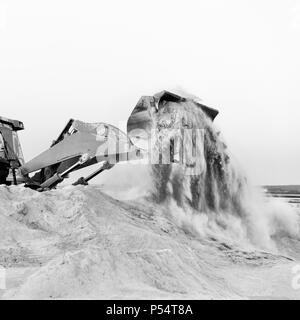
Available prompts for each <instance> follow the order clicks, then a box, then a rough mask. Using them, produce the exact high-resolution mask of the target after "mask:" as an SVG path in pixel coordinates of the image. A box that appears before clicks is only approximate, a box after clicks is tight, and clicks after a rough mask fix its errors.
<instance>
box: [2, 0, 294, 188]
mask: <svg viewBox="0 0 300 320" xmlns="http://www.w3.org/2000/svg"><path fill="white" fill-rule="evenodd" d="M299 84H300V1H299V0H298V1H297V0H273V1H271V0H252V1H245V0H226V1H225V0H224V1H214V0H205V1H201V0H197V1H189V0H185V1H183V0H182V1H175V0H173V1H167V0H159V1H154V0H151V1H143V0H136V1H131V0H126V1H112V0H110V1H99V0H98V1H74V0H68V1H67V0H59V1H57V0H52V1H34V0H27V1H14V0H9V1H8V0H7V1H6V0H0V107H1V109H0V110H1V111H0V113H1V115H3V116H6V117H11V118H16V119H19V120H22V121H23V122H24V123H25V126H26V131H24V132H23V133H22V134H21V135H20V137H21V142H22V145H23V151H24V154H25V158H26V159H27V160H29V159H30V158H32V157H34V156H35V155H37V154H38V153H39V152H41V151H43V150H44V149H46V148H48V147H49V144H50V142H51V141H52V140H53V139H54V138H56V137H57V135H58V134H59V132H60V131H61V129H62V128H63V126H64V125H65V123H66V122H67V120H68V119H69V118H71V117H73V118H77V119H80V120H83V121H87V122H100V121H103V122H108V123H111V124H115V125H118V124H119V122H120V121H124V122H125V121H126V120H127V117H128V116H129V115H130V113H131V110H132V109H133V107H134V106H135V104H136V102H137V101H138V99H139V98H140V96H141V95H152V94H154V93H156V92H157V91H161V90H163V89H176V88H177V89H178V88H181V89H184V90H187V91H188V92H190V93H192V94H194V95H197V96H199V97H201V98H202V99H203V100H204V102H207V103H208V104H209V105H211V106H213V107H216V108H218V109H219V110H220V115H219V116H218V119H217V120H216V125H217V126H218V127H219V128H220V130H221V131H222V133H223V136H224V137H225V139H226V141H227V143H228V146H229V148H230V150H231V151H232V152H233V153H234V155H235V157H236V158H237V159H238V161H239V163H240V164H241V165H242V166H243V167H244V169H245V171H246V172H247V173H248V175H249V177H250V179H251V180H252V182H253V183H255V184H300V169H299V164H300V143H299V142H300V141H299V137H300V125H299V120H300V90H299V89H300V87H299Z"/></svg>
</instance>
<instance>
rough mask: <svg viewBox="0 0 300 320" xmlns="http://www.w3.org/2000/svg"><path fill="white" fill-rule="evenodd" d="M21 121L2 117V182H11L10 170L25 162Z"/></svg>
mask: <svg viewBox="0 0 300 320" xmlns="http://www.w3.org/2000/svg"><path fill="white" fill-rule="evenodd" d="M23 129H24V125H23V123H22V122H21V121H18V120H11V119H7V118H4V117H0V184H10V181H9V180H12V178H9V173H10V171H14V170H15V169H17V168H18V167H20V166H21V165H22V164H24V157H23V152H22V149H21V145H20V141H19V137H18V131H20V130H23Z"/></svg>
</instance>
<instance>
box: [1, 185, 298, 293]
mask: <svg viewBox="0 0 300 320" xmlns="http://www.w3.org/2000/svg"><path fill="white" fill-rule="evenodd" d="M0 198H1V208H0V265H1V266H2V267H3V269H2V276H3V274H4V273H5V285H6V289H4V288H2V289H0V298H2V299H144V298H145V299H230V298H233V299H254V298H259V299H269V298H272V299H276V298H287V299H299V298H300V289H299V290H295V289H293V287H292V280H293V277H294V276H295V275H294V274H293V273H292V268H293V267H294V266H296V265H297V257H296V256H292V255H290V256H285V255H276V254H271V253H268V252H263V251H259V250H254V251H253V250H241V249H238V248H235V247H231V246H230V245H228V244H226V243H222V242H220V241H218V240H216V239H213V238H201V237H198V236H196V235H195V234H193V233H191V232H189V230H188V229H185V228H179V227H178V226H177V225H176V224H175V223H174V221H173V220H172V219H171V218H170V215H168V214H166V213H165V212H164V211H163V210H160V208H158V207H157V206H156V205H154V204H153V203H150V202H147V201H146V200H139V201H119V200H116V199H113V198H112V197H110V196H108V195H106V194H104V193H103V192H101V190H99V188H96V187H93V186H87V187H81V186H80V187H64V188H62V189H60V190H54V191H49V192H45V193H42V194H41V193H38V192H35V191H32V190H28V189H24V188H22V187H19V186H18V187H10V188H7V187H4V186H0ZM293 243H294V246H295V248H296V249H295V250H298V241H296V240H294V242H293ZM295 257H296V258H295ZM299 263H300V262H299ZM3 270H4V271H3ZM0 274H1V273H0ZM0 280H1V279H0ZM0 282H1V281H0ZM2 285H3V279H2Z"/></svg>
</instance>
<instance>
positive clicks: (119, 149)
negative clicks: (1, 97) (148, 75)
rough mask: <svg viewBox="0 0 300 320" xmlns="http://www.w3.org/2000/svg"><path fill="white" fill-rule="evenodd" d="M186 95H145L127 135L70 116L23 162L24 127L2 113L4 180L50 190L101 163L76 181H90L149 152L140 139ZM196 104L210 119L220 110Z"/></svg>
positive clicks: (1, 166)
mask: <svg viewBox="0 0 300 320" xmlns="http://www.w3.org/2000/svg"><path fill="white" fill-rule="evenodd" d="M184 100H185V98H184V97H181V96H178V95H176V94H174V93H171V92H168V91H162V92H160V93H158V94H156V95H154V96H143V97H141V99H140V100H139V102H138V104H137V105H136V107H135V108H134V110H133V112H132V113H131V115H130V117H129V119H128V122H127V134H125V133H124V132H122V131H121V130H120V129H118V128H116V127H114V126H112V125H110V124H106V123H92V124H91V123H85V122H82V121H79V120H73V119H71V120H69V122H68V123H67V125H66V126H65V128H64V129H63V130H62V132H61V133H60V135H59V136H58V137H57V139H56V140H54V141H53V142H52V144H51V146H50V148H49V149H48V150H46V151H44V152H43V153H41V154H39V155H38V156H36V157H35V158H33V159H32V160H30V161H28V162H25V161H24V157H23V153H22V148H21V144H20V141H19V138H18V132H19V131H20V130H24V125H23V123H22V122H21V121H17V120H11V119H7V118H4V117H0V184H6V185H11V184H14V185H17V184H24V185H25V187H29V188H32V189H35V190H38V191H44V190H50V189H53V188H55V187H56V186H57V185H58V184H59V183H61V182H62V181H63V180H64V179H65V178H67V177H69V174H70V173H71V172H74V171H77V170H80V169H83V168H86V167H88V166H91V165H94V164H97V163H99V164H100V166H99V168H97V170H96V171H94V172H93V173H91V174H90V175H89V176H87V177H81V178H80V179H78V180H77V181H76V182H75V183H73V185H78V184H83V185H86V184H88V182H89V181H90V180H91V179H93V178H94V177H96V176H97V175H98V174H100V173H101V172H103V171H104V170H109V169H111V168H112V167H113V166H114V165H115V164H117V163H119V162H124V161H131V160H139V159H143V158H145V157H147V154H148V151H147V150H146V149H145V148H143V147H140V146H139V144H140V143H139V142H141V141H144V140H145V136H146V137H147V136H148V135H149V134H150V131H151V129H152V127H153V121H154V120H153V119H154V117H155V114H156V113H157V112H159V110H160V108H162V107H163V105H164V104H165V103H168V102H172V103H180V102H182V101H184ZM197 105H198V106H199V108H201V109H202V110H203V111H204V112H205V114H206V115H207V116H208V117H209V118H211V120H214V118H215V117H216V116H217V114H218V111H217V110H215V109H213V108H210V107H207V106H205V105H203V104H200V103H197ZM179 107H180V106H179Z"/></svg>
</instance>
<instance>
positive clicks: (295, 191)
mask: <svg viewBox="0 0 300 320" xmlns="http://www.w3.org/2000/svg"><path fill="white" fill-rule="evenodd" d="M264 189H265V190H266V191H267V193H270V194H272V195H274V194H275V195H276V194H278V195H282V196H284V195H289V196H291V195H294V196H296V195H299V197H300V185H278V186H264Z"/></svg>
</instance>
